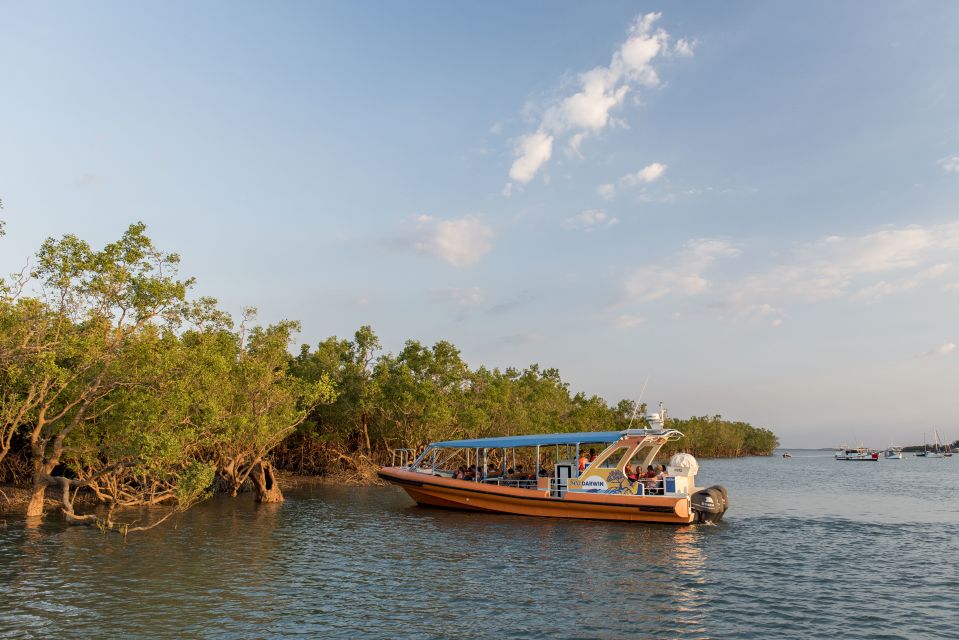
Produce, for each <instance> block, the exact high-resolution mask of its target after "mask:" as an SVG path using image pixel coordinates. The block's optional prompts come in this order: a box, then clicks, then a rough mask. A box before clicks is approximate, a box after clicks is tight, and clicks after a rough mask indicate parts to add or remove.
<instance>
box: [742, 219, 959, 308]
mask: <svg viewBox="0 0 959 640" xmlns="http://www.w3.org/2000/svg"><path fill="white" fill-rule="evenodd" d="M956 251H959V222H954V223H947V224H939V225H930V226H928V227H921V226H918V225H912V226H908V227H890V228H886V229H881V230H880V231H876V232H874V233H868V234H865V235H862V236H852V237H840V236H835V235H831V236H827V237H825V238H823V239H822V240H819V241H816V242H812V243H808V244H805V245H800V246H799V247H798V248H797V249H796V250H795V251H794V252H793V254H792V256H791V259H790V260H788V261H786V262H784V263H782V264H779V265H775V266H772V267H770V268H768V269H767V270H766V271H764V272H761V273H757V274H754V275H751V276H747V277H745V278H743V279H742V280H741V281H739V282H737V283H735V284H733V285H731V289H732V290H733V293H732V294H731V295H733V296H734V297H735V298H737V299H746V300H749V299H756V298H769V297H771V296H782V297H784V298H791V299H792V300H798V301H801V302H815V301H819V300H828V299H833V298H840V297H843V296H845V295H847V294H848V293H849V291H850V290H853V291H854V292H855V293H854V294H853V297H855V298H857V299H859V300H862V301H867V302H875V301H877V300H880V299H882V298H883V297H885V296H887V295H890V294H893V293H897V292H899V291H905V290H908V289H912V288H914V287H915V286H917V285H918V284H919V283H920V282H922V281H925V280H928V279H931V278H937V277H941V276H942V275H944V274H945V273H946V272H947V271H948V269H949V266H948V264H946V263H943V262H941V261H942V259H943V258H945V257H947V256H949V255H950V254H952V253H954V252H956ZM889 276H897V277H894V278H890V277H889Z"/></svg>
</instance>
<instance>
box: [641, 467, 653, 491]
mask: <svg viewBox="0 0 959 640" xmlns="http://www.w3.org/2000/svg"><path fill="white" fill-rule="evenodd" d="M640 477H641V478H642V479H643V486H645V487H646V491H650V490H652V489H653V487H655V486H656V470H655V469H653V465H651V464H650V465H647V466H646V472H645V473H643V474H642V475H641V476H640Z"/></svg>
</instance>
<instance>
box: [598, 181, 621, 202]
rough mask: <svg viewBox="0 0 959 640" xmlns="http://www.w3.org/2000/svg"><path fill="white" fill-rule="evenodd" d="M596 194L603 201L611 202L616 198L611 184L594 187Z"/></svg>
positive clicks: (614, 186)
mask: <svg viewBox="0 0 959 640" xmlns="http://www.w3.org/2000/svg"><path fill="white" fill-rule="evenodd" d="M596 193H598V194H599V196H600V197H601V198H603V199H604V200H612V199H613V198H614V197H615V196H616V185H614V184H612V183H606V184H601V185H599V186H598V187H596Z"/></svg>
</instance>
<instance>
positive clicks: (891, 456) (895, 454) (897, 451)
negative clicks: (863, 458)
mask: <svg viewBox="0 0 959 640" xmlns="http://www.w3.org/2000/svg"><path fill="white" fill-rule="evenodd" d="M882 457H883V458H885V459H886V460H902V447H897V446H895V445H892V444H891V445H889V448H888V449H886V450H885V451H884V452H883V454H882Z"/></svg>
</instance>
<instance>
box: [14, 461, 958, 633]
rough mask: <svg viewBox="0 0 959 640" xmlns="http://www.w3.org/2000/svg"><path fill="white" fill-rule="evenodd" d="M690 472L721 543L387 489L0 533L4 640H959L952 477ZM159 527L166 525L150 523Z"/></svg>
mask: <svg viewBox="0 0 959 640" xmlns="http://www.w3.org/2000/svg"><path fill="white" fill-rule="evenodd" d="M793 453H794V455H795V457H794V458H793V459H791V460H783V459H781V458H779V457H775V458H749V459H743V460H705V461H702V463H701V464H702V470H701V472H700V484H711V483H714V482H722V483H723V484H725V485H726V486H727V487H728V488H729V490H730V500H731V505H732V506H731V509H730V511H729V512H728V513H727V515H726V520H725V521H724V522H723V523H721V524H720V525H718V526H690V527H679V528H676V527H672V526H667V525H642V524H626V523H606V522H591V521H565V520H553V519H540V518H522V517H512V516H491V515H485V514H470V513H464V512H455V511H444V510H437V509H428V508H421V507H416V506H413V505H412V503H411V501H409V499H408V498H406V496H405V494H404V493H403V492H402V490H400V489H397V488H392V487H390V488H353V487H313V488H306V489H300V490H297V491H291V492H288V494H287V502H286V503H285V504H283V505H255V504H254V503H253V502H252V501H250V500H249V499H248V498H240V499H236V500H231V499H228V498H224V499H217V500H213V501H210V502H208V503H205V504H203V505H201V506H199V507H197V508H195V509H194V510H193V511H190V512H189V513H187V514H186V515H185V516H183V517H182V518H181V519H180V520H179V522H178V523H177V524H176V526H175V527H173V526H166V525H163V526H161V527H160V528H158V529H154V530H152V531H149V532H146V533H142V534H137V535H135V536H131V537H130V539H129V540H128V541H126V542H124V541H123V540H122V539H120V538H119V536H115V535H114V536H103V535H101V534H100V533H99V532H97V531H96V530H91V529H89V528H85V527H66V526H64V525H63V524H62V523H59V522H57V521H56V519H52V520H50V521H48V522H46V523H45V524H43V525H42V526H41V527H40V528H39V529H28V528H24V526H23V524H22V523H19V522H17V521H14V520H12V519H8V526H7V528H5V529H0V593H2V600H0V637H23V638H47V637H71V638H84V637H108V636H115V637H150V638H195V637H199V638H275V637H293V636H302V637H319V638H338V637H339V638H462V639H472V638H477V639H479V638H484V639H485V638H617V639H619V638H625V637H629V638H634V637H635V638H647V637H653V638H813V637H820V638H821V637H843V638H959V622H957V615H959V570H957V559H959V536H957V532H956V524H957V523H959V492H957V490H959V459H956V458H952V459H945V460H935V459H934V460H922V459H917V458H914V457H912V456H909V455H907V458H906V459H905V460H902V461H885V460H884V461H880V462H878V463H873V462H835V461H833V460H832V459H831V457H830V456H831V454H829V453H828V452H796V451H794V452H793ZM168 524H169V523H168Z"/></svg>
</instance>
